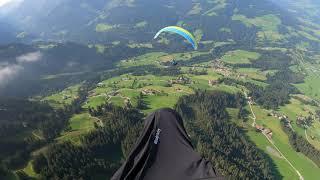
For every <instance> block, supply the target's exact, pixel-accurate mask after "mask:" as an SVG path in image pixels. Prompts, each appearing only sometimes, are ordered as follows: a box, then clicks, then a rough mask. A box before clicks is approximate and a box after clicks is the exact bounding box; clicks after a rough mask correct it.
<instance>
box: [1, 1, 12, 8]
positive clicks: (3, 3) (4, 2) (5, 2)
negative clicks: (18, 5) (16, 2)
mask: <svg viewBox="0 0 320 180" xmlns="http://www.w3.org/2000/svg"><path fill="white" fill-rule="evenodd" d="M11 1H13V0H0V7H1V6H3V5H5V4H7V3H8V2H11Z"/></svg>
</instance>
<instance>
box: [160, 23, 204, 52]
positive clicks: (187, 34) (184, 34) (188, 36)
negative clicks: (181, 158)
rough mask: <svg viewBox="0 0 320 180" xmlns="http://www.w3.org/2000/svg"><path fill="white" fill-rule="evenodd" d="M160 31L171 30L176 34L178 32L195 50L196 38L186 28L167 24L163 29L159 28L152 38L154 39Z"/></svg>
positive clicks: (196, 46)
mask: <svg viewBox="0 0 320 180" xmlns="http://www.w3.org/2000/svg"><path fill="white" fill-rule="evenodd" d="M162 32H173V33H176V34H179V35H180V36H182V37H184V38H185V39H186V40H187V41H188V42H189V43H190V44H191V45H192V47H193V48H194V49H195V50H197V48H198V45H197V42H196V39H195V38H194V36H193V35H192V34H191V33H190V32H189V31H187V30H185V29H183V28H181V27H178V26H168V27H165V28H163V29H161V30H160V31H159V32H157V34H156V35H155V36H154V39H156V38H157V37H158V36H159V35H160V34H161V33H162Z"/></svg>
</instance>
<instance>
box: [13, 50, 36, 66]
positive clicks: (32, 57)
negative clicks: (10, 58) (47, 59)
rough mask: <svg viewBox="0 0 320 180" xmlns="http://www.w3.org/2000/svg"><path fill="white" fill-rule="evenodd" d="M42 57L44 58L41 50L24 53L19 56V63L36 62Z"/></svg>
mask: <svg viewBox="0 0 320 180" xmlns="http://www.w3.org/2000/svg"><path fill="white" fill-rule="evenodd" d="M41 58H42V53H41V52H40V51H36V52H31V53H27V54H23V55H21V56H19V57H17V62H18V63H24V62H25V63H30V62H36V61H39V60H41Z"/></svg>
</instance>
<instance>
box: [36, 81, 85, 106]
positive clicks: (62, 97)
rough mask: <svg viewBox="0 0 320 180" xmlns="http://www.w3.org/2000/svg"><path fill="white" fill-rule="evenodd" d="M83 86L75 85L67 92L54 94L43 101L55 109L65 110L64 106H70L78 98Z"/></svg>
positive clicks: (66, 90) (67, 89)
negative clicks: (79, 90)
mask: <svg viewBox="0 0 320 180" xmlns="http://www.w3.org/2000/svg"><path fill="white" fill-rule="evenodd" d="M80 86H81V85H80V84H78V85H74V86H70V87H68V88H66V89H65V90H63V91H61V92H59V93H56V94H52V95H51V96H47V97H45V98H43V99H42V100H43V101H47V102H48V103H49V104H50V105H51V106H53V107H55V108H63V106H64V105H69V104H71V103H72V101H73V100H74V99H76V98H77V96H78V89H79V87H80Z"/></svg>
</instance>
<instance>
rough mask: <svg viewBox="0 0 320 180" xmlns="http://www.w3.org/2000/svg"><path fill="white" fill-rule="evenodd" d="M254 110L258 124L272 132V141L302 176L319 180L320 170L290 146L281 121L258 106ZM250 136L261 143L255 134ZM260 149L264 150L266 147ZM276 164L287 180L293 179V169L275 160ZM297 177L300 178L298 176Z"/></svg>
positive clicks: (249, 134)
mask: <svg viewBox="0 0 320 180" xmlns="http://www.w3.org/2000/svg"><path fill="white" fill-rule="evenodd" d="M253 110H254V112H255V114H256V116H257V123H258V124H260V125H265V126H266V127H268V128H270V129H271V130H272V132H273V137H272V140H273V141H274V143H275V144H276V146H277V147H278V148H279V149H280V151H282V153H283V154H284V155H285V156H286V158H287V159H288V160H289V161H290V162H291V163H292V164H293V166H295V167H296V168H297V169H298V171H299V172H300V173H301V174H302V176H303V177H304V178H305V179H317V177H320V168H319V167H317V166H316V165H315V164H314V163H313V162H312V161H311V160H310V159H308V158H307V157H306V156H304V155H303V154H302V153H297V152H295V151H294V150H293V149H292V147H291V145H290V144H289V139H288V136H287V135H286V133H285V132H284V131H283V130H282V129H281V125H280V121H279V120H277V119H275V118H273V117H270V116H267V113H268V112H267V111H266V110H263V109H261V108H260V107H258V106H254V108H253ZM253 131H255V130H253ZM248 136H249V137H250V138H252V140H253V141H254V142H255V143H256V144H257V145H258V144H259V143H260V142H259V141H256V140H259V138H258V139H257V137H255V135H254V133H248ZM261 136H262V134H261ZM255 138H256V139H255ZM269 146H270V145H269ZM260 148H262V149H264V148H265V147H260ZM274 162H275V164H276V165H277V166H278V168H279V171H280V173H281V174H282V175H283V176H284V177H285V179H292V172H291V171H292V170H289V169H292V168H291V167H290V166H289V165H288V164H287V163H283V162H279V161H278V160H275V161H274ZM286 173H289V174H286ZM295 177H296V178H298V177H297V175H296V176H295Z"/></svg>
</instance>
